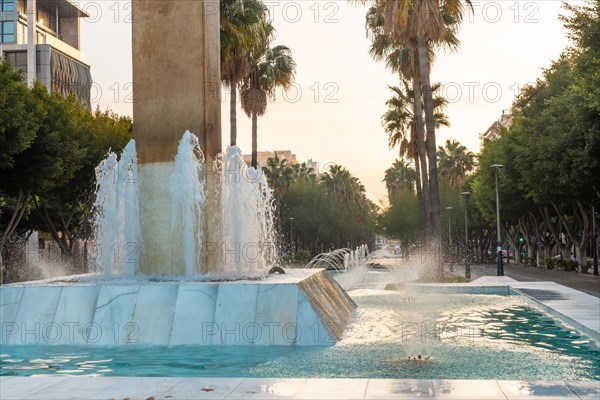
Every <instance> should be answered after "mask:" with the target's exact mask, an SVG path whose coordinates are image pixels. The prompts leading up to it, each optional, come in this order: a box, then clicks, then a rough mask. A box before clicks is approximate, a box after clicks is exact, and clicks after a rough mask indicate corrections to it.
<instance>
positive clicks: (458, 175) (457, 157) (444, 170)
mask: <svg viewBox="0 0 600 400" xmlns="http://www.w3.org/2000/svg"><path fill="white" fill-rule="evenodd" d="M438 159H439V170H440V175H441V176H442V177H443V178H445V179H447V180H448V182H449V183H450V186H452V188H454V189H457V188H459V187H460V186H461V185H462V183H463V182H464V180H465V178H466V177H467V174H468V173H469V172H471V171H472V170H473V168H475V154H473V153H472V152H471V151H469V149H467V148H466V147H465V146H463V145H462V144H460V142H458V141H456V140H452V141H450V140H446V146H445V147H442V146H439V147H438Z"/></svg>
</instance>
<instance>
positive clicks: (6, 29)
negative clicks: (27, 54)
mask: <svg viewBox="0 0 600 400" xmlns="http://www.w3.org/2000/svg"><path fill="white" fill-rule="evenodd" d="M14 41H15V21H4V22H0V43H14Z"/></svg>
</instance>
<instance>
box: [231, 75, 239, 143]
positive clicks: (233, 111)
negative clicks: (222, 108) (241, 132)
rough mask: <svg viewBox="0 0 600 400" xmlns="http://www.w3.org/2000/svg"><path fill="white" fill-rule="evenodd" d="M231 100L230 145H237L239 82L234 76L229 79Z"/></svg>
mask: <svg viewBox="0 0 600 400" xmlns="http://www.w3.org/2000/svg"><path fill="white" fill-rule="evenodd" d="M229 82H231V83H230V88H231V99H230V103H229V129H230V130H229V145H230V146H236V145H237V108H236V107H237V104H236V103H237V81H236V80H235V77H234V76H233V74H231V75H230V77H229Z"/></svg>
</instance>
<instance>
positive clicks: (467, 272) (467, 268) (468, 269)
mask: <svg viewBox="0 0 600 400" xmlns="http://www.w3.org/2000/svg"><path fill="white" fill-rule="evenodd" d="M460 194H461V196H465V247H466V249H467V255H466V257H465V278H467V279H471V265H469V261H470V260H469V257H470V255H471V247H470V246H469V220H468V218H467V209H468V208H469V200H468V199H469V195H470V194H471V193H469V192H461V193H460Z"/></svg>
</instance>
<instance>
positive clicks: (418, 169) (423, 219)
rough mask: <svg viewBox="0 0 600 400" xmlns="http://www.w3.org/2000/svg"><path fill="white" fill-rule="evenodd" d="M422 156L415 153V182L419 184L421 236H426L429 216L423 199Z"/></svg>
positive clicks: (418, 198)
mask: <svg viewBox="0 0 600 400" xmlns="http://www.w3.org/2000/svg"><path fill="white" fill-rule="evenodd" d="M419 163H420V157H419V155H418V154H415V175H416V179H415V184H416V186H417V200H418V201H419V218H420V220H421V237H422V238H424V237H425V232H426V230H425V223H426V221H427V217H426V215H427V214H425V203H424V201H423V200H424V199H423V187H422V185H421V178H422V176H421V167H420V166H419Z"/></svg>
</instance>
